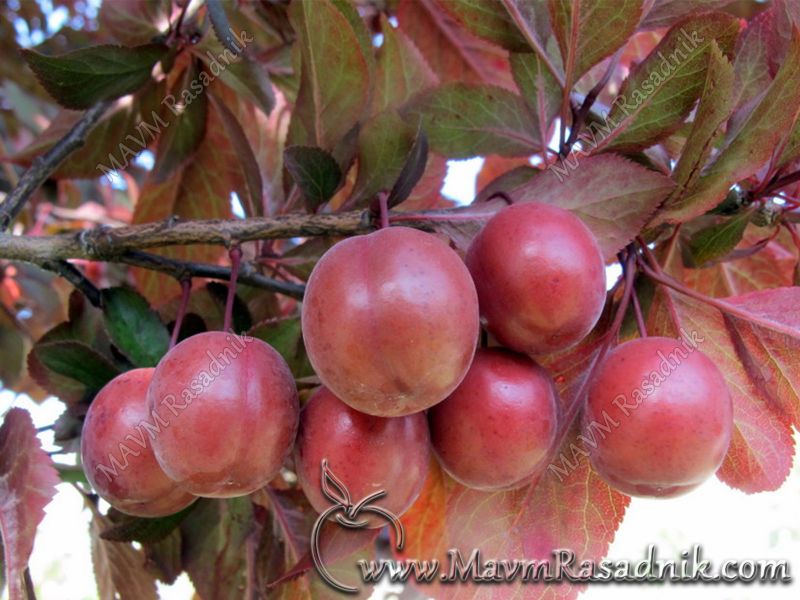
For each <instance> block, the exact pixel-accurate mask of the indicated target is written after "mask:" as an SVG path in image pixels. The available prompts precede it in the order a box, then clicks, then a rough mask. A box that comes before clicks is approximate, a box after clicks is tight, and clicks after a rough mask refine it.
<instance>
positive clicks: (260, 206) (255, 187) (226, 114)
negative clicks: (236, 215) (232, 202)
mask: <svg viewBox="0 0 800 600" xmlns="http://www.w3.org/2000/svg"><path fill="white" fill-rule="evenodd" d="M211 102H212V104H213V105H214V110H215V111H216V112H217V114H218V115H219V118H220V120H221V121H222V124H223V125H224V127H225V133H226V134H227V135H228V139H229V140H230V142H231V146H232V147H233V149H234V151H235V152H236V155H237V156H238V157H239V166H240V168H241V171H242V182H243V184H244V185H242V186H241V189H239V190H237V193H238V195H239V198H240V199H241V201H242V206H243V207H244V209H245V214H246V215H247V216H251V217H258V216H261V217H263V216H265V215H264V202H263V192H262V187H263V182H262V179H261V170H260V169H259V166H258V161H257V160H256V156H255V154H254V153H253V147H252V146H251V145H250V142H249V140H248V139H247V135H246V134H245V132H244V130H243V129H242V125H241V123H240V122H239V120H238V119H237V118H236V116H235V115H234V114H233V113H232V112H231V111H230V110H229V109H228V107H227V106H225V104H224V102H223V101H222V100H221V99H220V98H218V97H217V96H216V95H211Z"/></svg>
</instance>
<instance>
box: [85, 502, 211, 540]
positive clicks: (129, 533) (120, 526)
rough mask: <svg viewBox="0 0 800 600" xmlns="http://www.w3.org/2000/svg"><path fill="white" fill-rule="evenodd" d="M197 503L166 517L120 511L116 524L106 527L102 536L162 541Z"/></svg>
mask: <svg viewBox="0 0 800 600" xmlns="http://www.w3.org/2000/svg"><path fill="white" fill-rule="evenodd" d="M195 506H196V504H190V505H189V506H187V507H186V508H184V509H183V510H181V511H179V512H176V513H175V514H172V515H168V516H166V517H159V518H156V519H144V518H141V517H132V516H129V515H125V514H122V513H119V515H118V518H115V519H114V524H113V525H112V526H111V527H109V528H108V529H105V530H104V531H103V532H102V533H101V534H100V537H101V538H102V539H104V540H108V541H110V542H139V543H141V544H152V543H155V542H160V541H161V540H163V539H164V538H166V537H167V536H168V535H169V534H170V533H172V532H173V531H174V530H175V529H176V528H177V527H178V526H179V525H180V524H181V523H182V522H183V520H184V519H185V518H186V517H187V515H188V514H189V513H190V512H192V510H194V507H195Z"/></svg>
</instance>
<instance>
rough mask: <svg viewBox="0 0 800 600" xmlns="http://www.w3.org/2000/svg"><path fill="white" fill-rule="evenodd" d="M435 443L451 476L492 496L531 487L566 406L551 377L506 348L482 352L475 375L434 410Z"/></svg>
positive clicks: (473, 369) (430, 414)
mask: <svg viewBox="0 0 800 600" xmlns="http://www.w3.org/2000/svg"><path fill="white" fill-rule="evenodd" d="M428 422H429V424H430V432H431V445H432V447H433V452H434V454H435V455H436V457H437V458H438V459H439V463H440V464H441V465H442V467H443V468H444V470H445V471H446V472H447V473H448V474H449V475H450V476H451V477H452V478H453V479H455V480H456V481H458V482H459V483H461V484H463V485H465V486H468V487H471V488H475V489H479V490H484V491H495V490H504V489H512V488H515V487H519V486H521V485H525V484H526V483H528V482H530V481H531V479H532V478H533V477H535V476H536V475H537V474H538V473H540V472H541V471H542V470H543V468H544V466H545V465H546V463H547V460H548V458H549V456H550V452H551V450H552V447H553V444H554V443H555V439H556V436H557V432H558V425H559V405H558V397H557V393H556V390H555V385H554V383H553V380H552V378H551V377H550V375H549V374H548V373H547V371H546V370H545V369H544V368H542V367H541V366H539V365H538V364H537V363H535V362H534V361H533V360H531V359H530V358H528V357H526V356H523V355H521V354H517V353H515V352H511V351H509V350H504V349H501V348H490V349H481V350H478V352H477V353H476V355H475V360H474V361H473V363H472V367H470V370H469V372H468V373H467V376H466V377H465V378H464V380H463V381H462V382H461V384H460V385H459V386H458V387H457V388H456V390H455V391H454V392H453V393H452V394H451V395H450V396H449V397H448V398H447V399H446V400H444V401H443V402H442V403H440V404H437V405H436V406H434V407H433V408H431V409H430V410H429V411H428Z"/></svg>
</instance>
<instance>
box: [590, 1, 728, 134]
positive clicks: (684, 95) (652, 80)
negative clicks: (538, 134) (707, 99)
mask: <svg viewBox="0 0 800 600" xmlns="http://www.w3.org/2000/svg"><path fill="white" fill-rule="evenodd" d="M738 32H739V21H738V19H736V17H734V16H732V15H728V14H724V13H708V14H702V15H698V16H690V17H688V18H686V19H684V20H683V21H680V22H679V23H676V24H675V25H674V26H673V28H672V29H670V30H669V31H668V32H667V34H666V35H665V36H664V38H663V39H662V40H661V42H660V43H659V44H658V46H656V47H655V48H654V49H653V51H652V52H651V53H650V54H649V55H648V56H647V58H645V59H644V60H643V61H642V62H641V63H639V64H638V65H637V66H635V67H634V68H633V70H632V71H631V74H630V75H629V76H628V78H627V79H626V80H625V82H624V83H623V84H622V88H621V89H620V93H619V95H618V96H617V98H616V99H615V100H614V103H613V105H612V107H611V110H610V112H609V114H608V116H607V118H606V122H607V126H608V128H609V129H610V130H609V131H608V132H607V134H606V135H605V136H604V138H603V139H602V140H601V142H600V143H599V144H598V148H597V149H598V150H599V149H604V150H608V149H611V148H614V149H617V150H641V149H644V148H647V147H648V146H651V145H653V144H654V143H656V142H657V141H659V140H660V139H663V138H665V137H667V136H669V135H670V134H671V133H673V132H674V131H676V130H677V129H678V127H680V125H681V123H683V121H684V119H685V118H686V116H687V115H688V114H689V112H690V111H691V110H692V107H693V106H694V104H695V102H696V101H697V98H698V97H699V96H700V94H701V93H702V91H703V87H704V85H705V81H706V68H707V65H708V62H709V51H710V50H709V49H710V48H711V44H712V43H713V42H714V41H716V43H717V45H718V46H719V49H720V50H722V52H723V54H725V55H726V56H728V57H731V56H732V53H733V46H734V42H735V41H736V36H737V34H738Z"/></svg>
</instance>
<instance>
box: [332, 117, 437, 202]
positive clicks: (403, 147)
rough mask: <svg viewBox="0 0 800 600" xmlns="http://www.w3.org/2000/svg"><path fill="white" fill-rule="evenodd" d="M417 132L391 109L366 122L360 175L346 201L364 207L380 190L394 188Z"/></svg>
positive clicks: (361, 133) (360, 136) (361, 134)
mask: <svg viewBox="0 0 800 600" xmlns="http://www.w3.org/2000/svg"><path fill="white" fill-rule="evenodd" d="M414 133H415V130H414V128H413V127H412V126H411V125H409V124H407V123H406V122H404V121H403V120H402V119H401V118H400V115H398V114H397V112H395V111H392V110H389V111H386V112H382V113H380V114H379V115H376V116H375V117H373V118H372V119H370V120H369V121H367V122H366V123H365V124H364V127H362V128H361V131H359V134H358V177H357V178H356V183H355V186H354V187H353V191H352V193H351V195H350V199H349V200H348V201H347V205H348V206H349V207H362V206H364V205H365V203H369V201H370V200H372V199H373V198H374V197H375V195H376V194H377V193H378V192H380V191H388V190H389V189H391V187H392V186H393V185H394V183H395V181H397V178H398V177H399V175H400V172H401V171H402V170H403V166H404V165H405V164H406V159H407V158H408V157H409V153H410V152H411V148H412V146H413V144H414ZM423 169H424V164H423ZM412 187H413V184H412Z"/></svg>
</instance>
